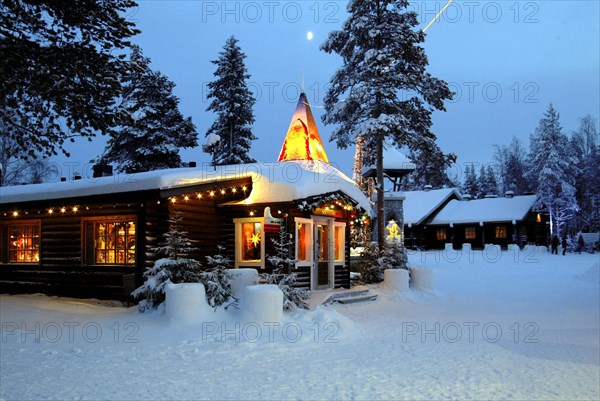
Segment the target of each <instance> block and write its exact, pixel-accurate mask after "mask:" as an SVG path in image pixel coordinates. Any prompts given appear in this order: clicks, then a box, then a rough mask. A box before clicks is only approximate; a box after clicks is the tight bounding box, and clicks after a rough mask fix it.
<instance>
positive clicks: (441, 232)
mask: <svg viewBox="0 0 600 401" xmlns="http://www.w3.org/2000/svg"><path fill="white" fill-rule="evenodd" d="M435 236H436V238H437V240H438V241H445V240H446V229H445V228H438V229H437V230H436V232H435Z"/></svg>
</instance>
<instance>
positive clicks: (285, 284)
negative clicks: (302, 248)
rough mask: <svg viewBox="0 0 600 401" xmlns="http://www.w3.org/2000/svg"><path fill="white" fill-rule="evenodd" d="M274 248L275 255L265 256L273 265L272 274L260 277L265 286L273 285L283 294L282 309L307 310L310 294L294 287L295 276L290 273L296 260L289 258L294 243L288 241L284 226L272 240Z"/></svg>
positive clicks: (288, 237) (288, 235)
mask: <svg viewBox="0 0 600 401" xmlns="http://www.w3.org/2000/svg"><path fill="white" fill-rule="evenodd" d="M272 241H273V245H274V247H275V255H270V256H267V260H268V261H269V263H271V264H272V265H273V272H272V273H263V274H262V275H261V276H262V277H263V279H264V280H265V282H266V283H267V284H275V285H277V286H278V287H279V289H280V290H281V291H282V292H283V309H284V310H290V309H293V308H296V307H298V308H302V309H308V298H309V296H310V293H309V292H308V291H307V290H305V289H303V288H297V287H296V280H297V276H296V273H294V272H292V271H291V270H292V268H293V266H295V264H296V261H297V260H296V259H294V258H292V257H291V256H290V254H291V252H292V250H293V247H294V242H293V241H292V240H291V239H290V234H289V233H288V232H287V230H286V228H285V225H284V224H281V227H280V229H279V235H278V237H277V238H272Z"/></svg>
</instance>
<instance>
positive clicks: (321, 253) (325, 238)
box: [315, 224, 329, 262]
mask: <svg viewBox="0 0 600 401" xmlns="http://www.w3.org/2000/svg"><path fill="white" fill-rule="evenodd" d="M316 234H317V241H316V244H315V245H317V257H318V259H319V262H326V261H328V260H329V226H328V225H327V224H318V225H317V232H316Z"/></svg>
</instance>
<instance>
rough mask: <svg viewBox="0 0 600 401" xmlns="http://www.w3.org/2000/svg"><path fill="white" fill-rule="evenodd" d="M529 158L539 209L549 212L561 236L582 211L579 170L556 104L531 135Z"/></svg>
mask: <svg viewBox="0 0 600 401" xmlns="http://www.w3.org/2000/svg"><path fill="white" fill-rule="evenodd" d="M528 160H529V163H528V164H529V166H528V167H529V169H528V171H527V176H528V179H529V180H530V182H531V186H532V188H535V190H536V194H537V196H538V200H537V202H536V204H535V208H536V210H538V211H543V212H547V213H548V215H549V217H550V232H551V235H557V236H559V237H560V236H561V230H562V226H563V225H564V223H565V222H566V221H568V220H570V219H571V218H572V217H573V216H574V214H575V213H576V212H577V211H578V210H579V206H578V204H577V200H576V198H575V193H576V190H575V186H574V185H575V177H576V175H577V174H578V169H577V166H576V161H575V159H574V157H573V156H572V153H571V152H570V151H569V149H568V139H567V137H566V135H564V134H563V133H562V128H561V126H560V117H559V114H558V113H557V112H556V110H555V109H554V107H553V106H552V104H550V106H549V107H548V110H547V111H546V112H545V114H544V117H543V118H542V119H540V123H539V126H538V127H537V128H536V132H535V134H533V135H531V146H530V153H529V157H528Z"/></svg>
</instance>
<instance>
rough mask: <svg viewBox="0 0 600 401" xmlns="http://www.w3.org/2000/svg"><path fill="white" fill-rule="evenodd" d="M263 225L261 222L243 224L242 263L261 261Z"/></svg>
mask: <svg viewBox="0 0 600 401" xmlns="http://www.w3.org/2000/svg"><path fill="white" fill-rule="evenodd" d="M261 226H262V224H261V223H259V222H252V223H242V241H241V244H240V246H241V247H242V254H241V256H242V258H241V259H242V261H243V262H254V261H260V259H261V257H260V256H261V240H262V232H261V231H262V230H261Z"/></svg>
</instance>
